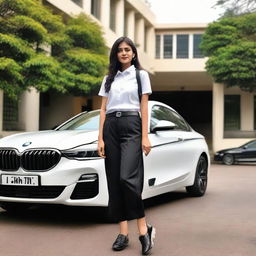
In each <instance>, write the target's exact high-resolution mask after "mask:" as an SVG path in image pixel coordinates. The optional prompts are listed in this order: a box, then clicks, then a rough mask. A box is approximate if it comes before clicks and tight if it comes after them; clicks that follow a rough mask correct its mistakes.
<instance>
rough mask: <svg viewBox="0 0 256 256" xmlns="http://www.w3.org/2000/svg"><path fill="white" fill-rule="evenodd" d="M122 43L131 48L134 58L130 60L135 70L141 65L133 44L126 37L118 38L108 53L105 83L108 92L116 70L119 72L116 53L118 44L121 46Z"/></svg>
mask: <svg viewBox="0 0 256 256" xmlns="http://www.w3.org/2000/svg"><path fill="white" fill-rule="evenodd" d="M122 42H125V43H127V44H128V45H129V46H130V47H131V48H132V51H133V53H134V57H133V58H132V62H131V64H132V65H134V66H135V68H137V69H141V65H140V62H139V59H138V53H137V49H136V46H135V44H134V43H133V41H132V40H131V39H130V38H128V37H126V36H122V37H120V38H118V39H117V40H116V41H115V42H114V44H113V46H112V48H111V51H110V55H109V66H108V76H107V79H106V82H105V91H106V92H109V91H110V88H111V84H112V82H113V81H114V78H115V75H116V73H117V71H118V70H121V67H122V65H121V63H120V62H119V61H118V59H117V52H118V46H119V44H121V43H122Z"/></svg>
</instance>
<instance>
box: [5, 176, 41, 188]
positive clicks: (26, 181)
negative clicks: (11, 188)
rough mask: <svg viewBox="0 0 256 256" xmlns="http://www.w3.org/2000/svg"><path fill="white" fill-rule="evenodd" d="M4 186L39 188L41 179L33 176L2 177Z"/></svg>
mask: <svg viewBox="0 0 256 256" xmlns="http://www.w3.org/2000/svg"><path fill="white" fill-rule="evenodd" d="M2 185H15V186H17V185H20V186H39V177H38V176H32V175H27V176H25V175H5V174H3V175H2Z"/></svg>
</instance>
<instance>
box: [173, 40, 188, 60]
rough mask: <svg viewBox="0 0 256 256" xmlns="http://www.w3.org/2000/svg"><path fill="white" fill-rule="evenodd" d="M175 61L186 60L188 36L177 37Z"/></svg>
mask: <svg viewBox="0 0 256 256" xmlns="http://www.w3.org/2000/svg"><path fill="white" fill-rule="evenodd" d="M176 56H177V59H187V58H188V35H177V55H176Z"/></svg>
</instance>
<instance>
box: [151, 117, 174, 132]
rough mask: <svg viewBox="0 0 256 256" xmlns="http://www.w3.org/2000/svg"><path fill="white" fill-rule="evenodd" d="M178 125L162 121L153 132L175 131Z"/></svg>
mask: <svg viewBox="0 0 256 256" xmlns="http://www.w3.org/2000/svg"><path fill="white" fill-rule="evenodd" d="M176 126H177V125H176V124H175V123H173V122H171V121H165V120H161V121H159V122H158V123H157V125H155V126H154V127H153V128H152V130H151V131H152V132H153V133H156V132H157V131H167V130H173V129H174V128H175V127H176Z"/></svg>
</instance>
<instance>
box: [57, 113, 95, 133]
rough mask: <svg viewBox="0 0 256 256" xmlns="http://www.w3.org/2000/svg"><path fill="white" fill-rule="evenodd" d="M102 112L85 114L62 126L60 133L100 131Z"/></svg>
mask: <svg viewBox="0 0 256 256" xmlns="http://www.w3.org/2000/svg"><path fill="white" fill-rule="evenodd" d="M99 120H100V112H99V111H92V112H88V113H84V114H82V115H80V116H78V117H75V118H74V119H72V120H70V121H69V122H68V123H66V124H64V125H63V126H61V127H60V128H59V129H57V130H58V131H64V130H98V129H99Z"/></svg>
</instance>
